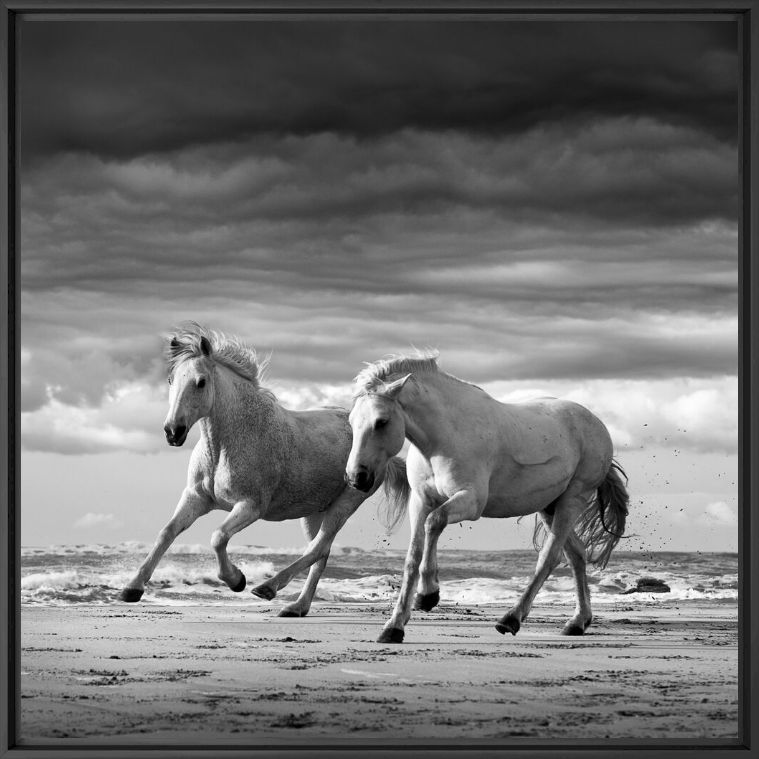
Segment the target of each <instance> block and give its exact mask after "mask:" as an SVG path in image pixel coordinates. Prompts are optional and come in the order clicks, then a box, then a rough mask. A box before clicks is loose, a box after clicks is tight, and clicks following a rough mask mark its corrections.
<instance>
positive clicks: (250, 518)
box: [211, 501, 260, 593]
mask: <svg viewBox="0 0 759 759" xmlns="http://www.w3.org/2000/svg"><path fill="white" fill-rule="evenodd" d="M259 516H260V512H259V510H258V509H257V508H256V506H255V505H254V504H253V503H252V502H251V501H238V502H237V503H236V504H235V505H234V506H233V507H232V510H231V511H230V512H229V514H228V515H227V517H226V519H225V520H224V521H223V522H222V523H221V525H219V527H218V529H216V530H214V532H213V535H211V547H212V548H213V550H214V551H215V552H216V559H217V560H218V562H219V572H218V577H219V579H220V580H222V581H223V582H225V583H226V584H227V585H228V586H229V587H230V589H231V590H233V591H234V592H235V593H239V592H241V591H242V590H244V588H245V575H244V574H243V573H242V572H241V571H240V570H239V569H238V568H237V567H236V566H235V565H234V564H233V563H232V562H231V561H230V559H229V556H228V555H227V544H228V543H229V540H230V538H231V537H232V536H233V535H235V534H236V533H238V532H240V530H242V529H244V528H245V527H247V526H248V525H249V524H252V523H253V522H255V521H256V519H258V517H259Z"/></svg>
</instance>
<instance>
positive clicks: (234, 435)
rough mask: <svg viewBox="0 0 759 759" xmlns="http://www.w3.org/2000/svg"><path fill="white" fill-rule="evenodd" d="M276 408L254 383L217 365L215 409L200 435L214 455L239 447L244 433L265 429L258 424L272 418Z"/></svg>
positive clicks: (203, 423)
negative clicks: (269, 415) (262, 419)
mask: <svg viewBox="0 0 759 759" xmlns="http://www.w3.org/2000/svg"><path fill="white" fill-rule="evenodd" d="M275 405H276V404H274V403H272V401H271V399H270V398H267V397H266V396H264V395H262V393H261V392H260V391H259V389H258V388H256V386H255V385H254V384H253V383H252V382H250V381H248V380H245V379H242V378H241V377H238V376H237V375H236V374H235V373H234V372H233V371H231V370H230V369H227V368H226V367H225V366H222V365H220V364H217V366H216V377H215V379H214V401H213V406H212V408H211V411H210V413H209V415H208V416H207V417H205V418H204V419H201V420H200V429H201V434H202V435H203V436H205V438H206V440H207V442H208V444H209V446H210V448H211V450H212V451H214V452H215V453H218V451H219V450H220V449H222V448H228V447H231V446H239V444H240V443H241V433H243V432H244V431H245V430H248V431H250V430H260V429H261V428H262V427H264V425H261V424H256V421H257V420H260V419H261V417H262V416H264V415H267V414H271V410H272V407H273V406H275Z"/></svg>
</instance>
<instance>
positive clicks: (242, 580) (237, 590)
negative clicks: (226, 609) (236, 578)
mask: <svg viewBox="0 0 759 759" xmlns="http://www.w3.org/2000/svg"><path fill="white" fill-rule="evenodd" d="M240 576H241V577H240V582H238V583H237V585H235V586H234V587H233V586H232V585H230V586H229V589H230V590H231V591H233V592H234V593H242V591H243V590H245V575H244V574H243V573H242V572H240Z"/></svg>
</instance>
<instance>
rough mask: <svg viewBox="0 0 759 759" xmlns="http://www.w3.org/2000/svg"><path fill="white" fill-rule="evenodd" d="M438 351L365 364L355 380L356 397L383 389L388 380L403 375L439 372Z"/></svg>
mask: <svg viewBox="0 0 759 759" xmlns="http://www.w3.org/2000/svg"><path fill="white" fill-rule="evenodd" d="M439 355H440V354H439V353H438V352H437V351H428V352H426V353H421V352H420V353H419V354H418V355H416V356H402V355H397V356H388V357H387V358H381V359H379V360H378V361H373V362H372V363H369V362H365V364H366V368H365V369H362V370H361V371H360V372H359V373H358V374H357V375H356V377H355V378H354V382H355V383H356V385H355V392H354V397H356V396H357V395H361V394H362V393H367V392H371V391H372V390H376V389H377V388H378V387H381V386H382V384H383V383H385V382H387V381H388V380H392V379H396V378H397V377H398V376H400V375H402V374H433V373H437V372H438V371H439V369H438V365H437V360H438V356H439Z"/></svg>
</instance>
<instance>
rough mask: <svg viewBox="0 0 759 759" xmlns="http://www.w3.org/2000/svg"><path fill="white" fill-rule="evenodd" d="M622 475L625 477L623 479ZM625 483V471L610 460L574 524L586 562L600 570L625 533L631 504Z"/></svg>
mask: <svg viewBox="0 0 759 759" xmlns="http://www.w3.org/2000/svg"><path fill="white" fill-rule="evenodd" d="M622 477H624V478H625V481H624V482H622ZM626 485H627V475H626V474H625V470H624V469H622V467H621V466H620V465H619V464H618V463H617V462H616V461H612V462H611V467H610V468H609V473H608V474H607V475H606V479H605V480H604V481H603V482H602V483H601V484H600V485H599V487H598V491H597V492H596V495H595V497H594V498H593V499H592V500H591V501H590V503H589V504H588V508H587V509H585V511H584V512H583V513H582V514H581V515H580V518H579V519H578V520H577V524H576V525H575V531H576V532H577V535H578V537H579V538H580V540H582V542H583V543H584V544H585V550H586V551H587V552H588V559H589V561H591V562H592V563H593V564H595V565H596V566H598V567H600V568H601V569H603V568H604V567H605V566H606V565H607V563H608V562H609V557H610V556H611V552H612V551H613V550H614V548H615V547H616V545H617V543H619V541H620V539H621V538H622V536H623V535H624V534H625V521H626V519H627V513H628V511H627V509H628V505H629V503H630V496H629V495H628V494H627V487H626Z"/></svg>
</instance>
